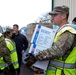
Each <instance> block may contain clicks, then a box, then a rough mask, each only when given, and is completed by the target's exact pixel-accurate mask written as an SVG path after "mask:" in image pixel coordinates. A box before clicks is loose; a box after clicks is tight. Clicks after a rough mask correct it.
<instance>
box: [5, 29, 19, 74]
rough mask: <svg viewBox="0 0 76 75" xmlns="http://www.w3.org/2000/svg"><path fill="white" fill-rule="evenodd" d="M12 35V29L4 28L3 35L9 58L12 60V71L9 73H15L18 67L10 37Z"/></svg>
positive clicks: (13, 43)
mask: <svg viewBox="0 0 76 75" xmlns="http://www.w3.org/2000/svg"><path fill="white" fill-rule="evenodd" d="M12 36H13V29H11V28H6V31H5V32H4V37H5V41H6V46H7V48H8V49H9V51H10V56H11V60H12V64H13V68H14V71H13V72H12V73H10V72H9V73H10V75H17V69H18V68H19V64H18V56H17V52H16V45H15V42H14V41H13V39H12ZM9 73H8V74H9Z"/></svg>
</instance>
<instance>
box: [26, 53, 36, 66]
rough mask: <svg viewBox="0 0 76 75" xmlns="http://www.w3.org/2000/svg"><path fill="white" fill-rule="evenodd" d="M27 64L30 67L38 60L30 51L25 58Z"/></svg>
mask: <svg viewBox="0 0 76 75" xmlns="http://www.w3.org/2000/svg"><path fill="white" fill-rule="evenodd" d="M25 62H26V66H28V67H30V66H31V65H32V64H34V63H35V62H36V58H35V57H34V55H33V54H31V53H28V54H27V55H26V58H25Z"/></svg>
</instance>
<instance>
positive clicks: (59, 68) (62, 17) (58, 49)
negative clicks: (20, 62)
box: [25, 6, 76, 75]
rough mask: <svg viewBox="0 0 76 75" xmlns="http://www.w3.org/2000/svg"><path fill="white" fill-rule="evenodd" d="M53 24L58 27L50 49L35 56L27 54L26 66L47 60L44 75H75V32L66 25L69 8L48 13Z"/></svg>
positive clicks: (59, 7) (55, 9)
mask: <svg viewBox="0 0 76 75" xmlns="http://www.w3.org/2000/svg"><path fill="white" fill-rule="evenodd" d="M49 15H51V21H52V23H53V24H55V25H58V26H59V29H58V30H57V33H56V36H55V38H54V42H53V44H52V47H51V48H48V49H46V50H42V51H40V52H39V53H37V54H34V55H32V54H30V53H29V54H28V56H27V58H26V59H25V61H26V63H27V65H28V66H30V65H32V64H33V63H35V62H36V60H41V61H42V60H49V64H48V67H47V70H46V75H76V30H75V29H74V28H73V27H72V26H71V25H70V24H68V17H69V7H67V6H57V7H55V8H54V9H53V11H52V12H50V13H49Z"/></svg>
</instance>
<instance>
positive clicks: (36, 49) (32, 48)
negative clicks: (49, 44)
mask: <svg viewBox="0 0 76 75" xmlns="http://www.w3.org/2000/svg"><path fill="white" fill-rule="evenodd" d="M46 49H47V48H46V47H42V46H40V45H36V44H31V46H30V50H29V53H32V54H35V53H38V52H40V51H42V50H46Z"/></svg>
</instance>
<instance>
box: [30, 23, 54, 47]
mask: <svg viewBox="0 0 76 75" xmlns="http://www.w3.org/2000/svg"><path fill="white" fill-rule="evenodd" d="M55 33H56V30H53V29H51V28H47V27H44V26H41V25H39V24H37V26H36V28H35V31H34V33H33V36H32V39H31V43H33V44H36V45H40V46H43V47H46V48H49V47H51V46H52V43H53V39H54V36H55Z"/></svg>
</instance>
